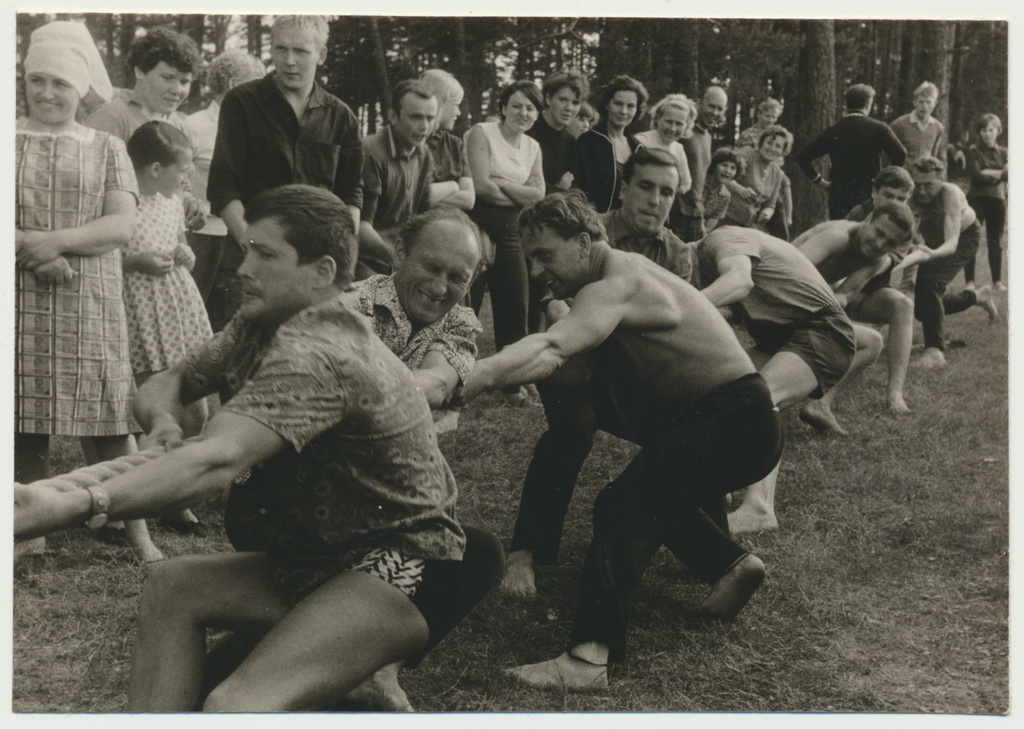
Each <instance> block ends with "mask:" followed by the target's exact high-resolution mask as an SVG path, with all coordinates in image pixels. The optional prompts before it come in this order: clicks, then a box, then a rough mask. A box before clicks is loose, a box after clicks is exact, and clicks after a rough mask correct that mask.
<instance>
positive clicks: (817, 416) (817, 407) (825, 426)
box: [800, 400, 849, 435]
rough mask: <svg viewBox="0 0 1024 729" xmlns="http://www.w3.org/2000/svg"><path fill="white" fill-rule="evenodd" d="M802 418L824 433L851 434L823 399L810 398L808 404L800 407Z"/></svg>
mask: <svg viewBox="0 0 1024 729" xmlns="http://www.w3.org/2000/svg"><path fill="white" fill-rule="evenodd" d="M800 419H801V420H802V421H804V422H805V423H807V424H808V425H810V426H811V427H812V428H814V429H815V430H820V431H821V432H822V433H831V434H833V435H849V433H847V432H846V430H844V429H843V427H842V426H841V425H840V424H839V421H838V420H836V416H835V415H833V414H832V410H831V408H829V406H828V405H826V404H825V403H823V402H822V401H821V400H808V401H807V404H806V405H804V406H803V407H802V408H800Z"/></svg>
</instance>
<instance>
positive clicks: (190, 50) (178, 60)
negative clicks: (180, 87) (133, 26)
mask: <svg viewBox="0 0 1024 729" xmlns="http://www.w3.org/2000/svg"><path fill="white" fill-rule="evenodd" d="M160 61H163V62H164V63H166V64H167V65H168V66H170V67H171V68H174V69H176V70H177V71H179V72H180V73H191V74H194V73H196V72H197V71H198V70H199V66H200V64H201V63H202V56H200V55H199V48H198V47H197V46H196V44H195V41H193V40H192V39H191V38H189V37H188V36H187V35H184V34H182V33H178V32H177V31H174V30H171V29H170V28H151V29H150V30H148V31H147V32H146V34H145V35H143V36H139V37H138V38H136V39H135V40H133V41H132V44H131V46H129V48H128V65H129V66H130V67H131V68H137V69H139V70H140V71H142V72H143V73H149V72H150V71H152V70H153V69H154V68H156V67H157V65H158V64H159V63H160Z"/></svg>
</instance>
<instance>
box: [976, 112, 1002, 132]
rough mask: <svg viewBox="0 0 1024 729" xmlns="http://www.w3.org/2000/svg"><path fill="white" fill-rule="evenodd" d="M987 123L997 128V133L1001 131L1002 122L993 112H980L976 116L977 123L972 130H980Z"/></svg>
mask: <svg viewBox="0 0 1024 729" xmlns="http://www.w3.org/2000/svg"><path fill="white" fill-rule="evenodd" d="M989 124H991V125H993V126H994V127H995V128H996V129H998V130H999V133H1000V134H1002V133H1003V122H1001V121H1000V120H999V117H998V116H996V115H995V114H982V115H981V116H979V117H978V123H977V124H975V125H974V131H976V132H980V131H981V130H982V129H984V128H985V127H987V126H988V125H989Z"/></svg>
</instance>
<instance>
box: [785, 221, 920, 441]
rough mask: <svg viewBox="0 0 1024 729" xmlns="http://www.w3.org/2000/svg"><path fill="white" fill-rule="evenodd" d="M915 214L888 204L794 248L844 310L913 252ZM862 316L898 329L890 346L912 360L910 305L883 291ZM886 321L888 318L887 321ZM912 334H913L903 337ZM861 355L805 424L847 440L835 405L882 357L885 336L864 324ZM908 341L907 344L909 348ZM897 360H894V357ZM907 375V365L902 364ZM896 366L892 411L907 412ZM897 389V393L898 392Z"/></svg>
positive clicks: (814, 233) (812, 405) (859, 333)
mask: <svg viewBox="0 0 1024 729" xmlns="http://www.w3.org/2000/svg"><path fill="white" fill-rule="evenodd" d="M914 228H915V223H914V214H913V213H912V212H911V211H910V208H908V207H907V206H906V205H905V204H904V203H896V202H884V203H881V204H879V205H878V206H877V207H875V208H874V210H873V211H872V212H871V216H870V217H869V218H868V219H867V220H865V221H863V222H860V223H857V222H853V221H849V220H832V221H829V222H826V223H821V224H820V225H816V226H815V227H813V228H811V229H810V230H808V231H807V232H805V233H803V234H802V235H800V236H799V237H798V238H797V239H796V240H795V241H793V245H794V246H796V248H797V249H798V250H800V252H801V253H803V254H804V255H805V256H807V257H808V258H809V259H810V261H811V263H813V264H814V265H815V267H816V268H817V269H818V272H819V273H820V274H821V275H822V276H823V277H824V278H825V281H827V282H828V283H829V284H832V285H833V286H836V284H838V286H836V287H835V294H836V298H837V299H839V303H840V304H842V305H843V306H844V307H845V306H847V304H848V303H849V301H850V299H851V298H852V297H860V296H861V290H862V289H863V288H864V286H865V285H866V284H867V283H869V282H870V281H872V280H873V279H874V278H875V277H877V276H879V275H881V274H883V273H885V274H887V273H889V272H891V270H892V265H893V262H892V254H894V253H898V252H900V251H902V250H905V249H908V248H909V247H910V244H911V240H912V238H913V234H914ZM864 298H865V299H866V301H865V302H861V303H860V307H861V309H860V310H864V308H867V310H868V311H877V312H878V313H879V315H880V316H879V317H878V318H882V319H883V321H882V323H891V322H892V323H893V324H892V326H893V327H897V328H900V329H899V330H898V331H897V333H896V335H895V336H893V335H890V341H892V339H894V338H895V339H897V340H898V341H900V342H901V344H903V343H905V344H906V348H905V351H900V352H897V353H896V357H897V358H900V357H903V356H904V355H905V356H906V357H909V356H910V341H909V336H906V335H909V334H910V333H911V330H910V329H911V326H912V320H911V319H910V317H911V315H912V307H911V304H910V300H909V299H908V298H907V297H906V296H904V295H903V294H901V293H900V292H899V291H896V290H895V289H892V288H882V289H879V290H876V291H873V292H872V293H870V294H868V295H867V296H866V297H864ZM883 317H884V318H883ZM902 329H907V330H908V331H902ZM853 332H854V338H855V340H856V343H857V354H856V355H854V358H853V363H852V364H851V365H850V369H849V370H848V371H847V373H846V374H845V375H844V376H843V379H841V380H840V381H839V382H837V383H836V385H835V387H833V388H832V389H831V390H829V391H828V392H826V393H825V394H824V395H823V396H822V397H821V399H819V400H808V401H807V403H805V404H804V406H803V408H801V410H800V419H801V420H803V421H804V422H805V423H807V424H809V425H812V426H813V427H815V428H818V429H819V430H823V431H826V432H831V433H838V434H840V435H846V431H845V430H843V428H842V427H841V426H840V425H839V423H838V422H837V421H836V418H835V415H833V413H832V402H833V401H834V400H835V398H836V397H837V396H838V395H840V394H842V393H843V392H844V391H845V390H846V389H847V388H848V387H849V386H850V384H851V383H852V382H853V380H854V379H855V378H856V377H857V375H859V374H860V373H861V372H862V371H863V370H864V368H866V367H867V366H869V365H870V364H871V363H873V362H874V361H875V360H876V359H877V358H878V355H879V354H880V353H881V351H882V335H881V334H879V333H878V332H877V331H875V330H874V329H872V328H870V327H867V326H864V325H863V324H854V325H853ZM904 340H906V341H905V342H904ZM890 356H892V355H890ZM902 365H903V367H902V371H901V373H900V374H902V375H903V376H905V375H906V367H907V360H906V359H903V360H902ZM893 379H896V378H893V376H892V366H891V364H890V377H889V407H890V408H891V409H892V410H894V411H895V412H907V411H908V408H907V406H906V403H905V402H904V401H903V377H899V378H898V381H897V382H895V383H894V382H893ZM894 386H895V387H896V390H895V392H894Z"/></svg>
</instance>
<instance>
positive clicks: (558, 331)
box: [457, 281, 630, 402]
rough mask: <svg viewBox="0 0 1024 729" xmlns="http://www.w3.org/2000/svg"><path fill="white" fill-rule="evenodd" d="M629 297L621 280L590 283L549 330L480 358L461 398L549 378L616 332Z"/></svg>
mask: <svg viewBox="0 0 1024 729" xmlns="http://www.w3.org/2000/svg"><path fill="white" fill-rule="evenodd" d="M629 303H630V302H629V297H628V294H627V292H626V291H625V290H624V289H623V287H622V285H621V284H616V283H609V282H605V281H599V282H597V283H593V284H589V285H587V286H585V287H584V288H583V289H581V290H580V292H579V294H578V295H577V296H576V297H575V299H574V300H573V305H572V308H571V309H570V310H569V313H568V314H566V315H565V317H564V318H563V319H560V320H559V321H557V322H555V323H554V324H552V325H551V327H550V328H549V329H548V330H547V331H545V332H542V333H539V334H531V335H529V336H527V337H525V338H523V339H520V340H519V341H518V342H516V343H515V344H512V345H510V346H508V347H505V348H504V349H503V350H501V351H500V352H498V353H497V354H495V355H493V356H491V357H487V358H485V359H482V360H480V361H479V362H477V363H476V365H475V366H474V367H473V373H472V374H471V375H470V378H469V381H468V382H467V383H466V386H465V387H464V388H462V391H461V393H459V394H458V395H457V400H458V401H459V402H468V401H470V400H472V399H473V398H474V397H476V396H477V395H479V394H480V393H481V392H484V391H485V390H494V389H498V388H501V387H509V386H512V385H521V384H524V383H529V382H539V381H540V380H544V379H547V378H548V377H550V376H551V375H552V374H554V373H555V371H556V370H558V368H559V367H561V366H562V365H564V364H565V363H566V362H568V361H569V359H570V358H572V357H573V356H575V355H577V354H581V353H583V352H587V351H589V350H591V349H593V348H594V347H596V346H597V345H599V344H600V343H601V342H603V341H605V340H606V339H607V338H608V337H609V336H611V334H612V332H614V331H615V328H616V327H617V326H618V325H619V324H620V323H621V322H622V320H623V319H624V318H625V316H626V313H627V311H628V308H629Z"/></svg>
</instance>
